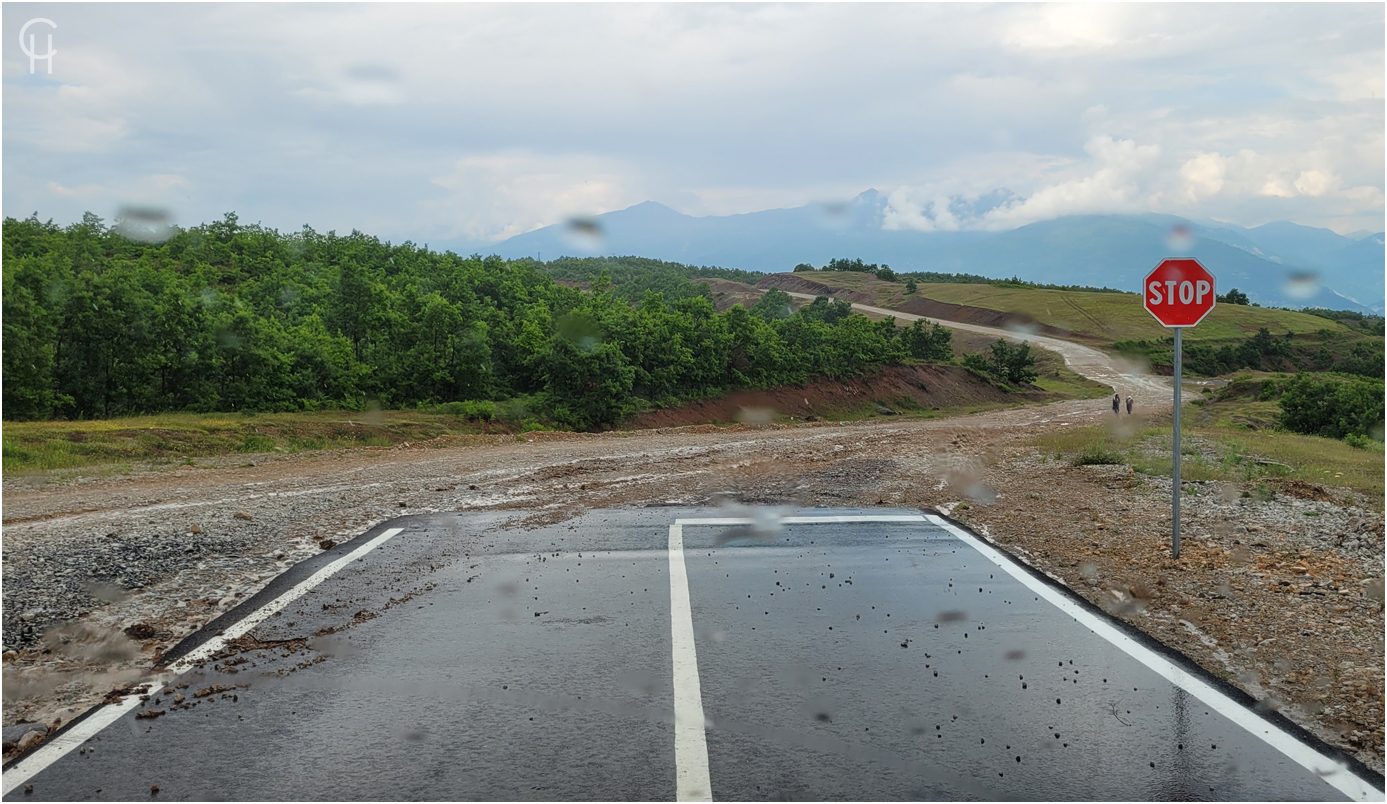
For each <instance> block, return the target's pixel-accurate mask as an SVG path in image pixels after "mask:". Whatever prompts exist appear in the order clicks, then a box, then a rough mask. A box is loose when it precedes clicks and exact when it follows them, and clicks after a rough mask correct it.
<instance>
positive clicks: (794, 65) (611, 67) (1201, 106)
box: [3, 3, 1384, 243]
mask: <svg viewBox="0 0 1387 804" xmlns="http://www.w3.org/2000/svg"><path fill="white" fill-rule="evenodd" d="M1383 9H1384V7H1383V5H1382V4H1380V3H1364V4H1355V5H1330V4H1307V5H1287V4H1237V5H1200V4H1173V5H1159V6H1149V5H1125V4H1123V5H1097V6H1069V5H932V4H931V5H906V4H891V5H872V6H865V5H846V4H845V5H750V4H738V5H658V6H654V5H576V4H565V5H538V4H524V5H522V4H508V5H417V6H416V5H331V4H313V5H279V6H267V5H248V4H227V5H208V4H202V5H177V4H146V5H122V4H106V3H103V4H95V5H81V4H76V5H53V4H25V3H6V4H5V5H4V8H3V28H4V31H3V35H4V37H5V39H4V47H3V69H4V84H5V86H4V102H3V112H4V118H3V146H4V149H3V160H4V161H3V182H4V184H3V207H4V214H5V215H7V216H16V217H26V216H28V215H29V214H30V213H33V212H35V211H37V212H38V214H39V216H40V217H41V218H44V219H47V218H53V219H54V220H56V221H58V222H60V223H67V222H71V221H73V220H76V219H78V218H79V217H80V216H81V214H82V212H83V211H84V210H91V211H93V212H96V213H97V214H98V215H101V216H102V217H105V218H110V217H111V216H113V215H114V213H115V212H116V210H117V209H119V208H120V207H122V206H123V205H127V204H140V205H158V206H161V207H163V208H165V209H167V210H169V211H170V212H171V213H172V215H173V217H174V219H175V221H176V222H177V223H180V224H184V225H188V224H195V223H198V222H201V221H206V220H210V219H213V218H216V217H220V215H221V214H222V213H224V212H226V211H229V210H234V211H236V212H237V213H238V214H239V215H240V216H241V219H242V220H243V221H260V222H263V223H265V224H266V225H270V226H274V227H277V228H281V229H297V228H298V227H300V226H302V225H304V224H309V225H311V226H313V227H314V228H316V229H319V230H327V229H337V230H338V231H342V232H345V231H348V230H351V229H353V228H355V229H360V230H362V231H366V232H369V233H372V234H377V235H379V236H382V237H384V238H387V239H391V240H396V241H398V240H404V239H412V240H414V241H416V242H428V241H434V242H439V243H441V242H458V241H473V242H477V241H491V240H497V239H501V238H504V237H509V236H511V235H514V234H519V233H521V232H524V231H528V230H530V229H534V228H536V227H539V226H543V225H546V224H550V223H554V222H558V221H561V220H563V219H565V218H566V217H568V216H571V215H575V214H595V213H600V212H605V211H609V210H613V209H620V208H623V207H626V206H630V205H631V204H635V203H639V202H641V201H645V200H655V201H659V202H661V203H664V204H667V205H669V206H671V207H674V208H675V209H678V210H680V211H682V212H686V213H689V214H693V215H710V214H715V215H722V214H729V213H737V212H750V211H755V210H761V209H768V208H774V207H785V206H798V205H801V204H804V203H807V202H810V201H816V200H825V201H826V200H842V199H846V198H850V197H852V196H854V195H856V194H857V193H859V192H861V191H862V190H865V189H867V188H869V187H875V188H877V189H878V190H881V191H882V192H883V193H887V194H888V197H889V205H888V208H887V213H886V216H885V221H884V225H885V226H886V227H889V228H915V229H923V230H931V229H944V230H949V229H958V228H985V229H1007V228H1012V227H1016V226H1020V225H1024V224H1026V223H1030V222H1033V221H1037V220H1043V219H1047V218H1053V217H1056V216H1061V215H1067V214H1075V213H1095V212H1097V213H1108V212H1111V213H1125V212H1141V211H1158V212H1168V213H1174V214H1179V215H1185V216H1188V217H1194V218H1212V219H1216V220H1223V221H1232V222H1234V223H1239V224H1242V225H1247V226H1253V225H1258V224H1261V223H1265V222H1267V221H1272V220H1290V221H1295V222H1297V223H1303V224H1308V225H1314V226H1326V227H1329V228H1332V229H1335V230H1337V231H1340V232H1350V231H1354V230H1361V229H1369V230H1372V231H1380V230H1382V229H1383V214H1384V211H1383V170H1384V165H1383V154H1384V118H1383V78H1384V63H1383V42H1384V18H1383V14H1384V10H1383ZM36 17H42V18H46V19H48V20H51V21H53V22H54V23H56V24H57V28H56V30H54V29H53V28H50V27H48V26H46V25H44V24H37V25H34V26H31V27H30V28H29V30H28V33H29V34H35V35H36V40H35V41H36V47H35V48H34V49H35V50H36V51H37V52H39V53H40V54H42V53H43V52H45V51H46V38H47V36H48V35H49V34H50V33H51V34H52V36H53V48H55V49H56V51H57V53H56V55H54V56H53V58H52V74H51V75H49V74H48V73H47V62H44V61H38V62H37V63H36V69H35V72H34V73H33V74H31V73H30V62H29V58H28V57H27V56H26V55H24V53H23V52H22V51H21V49H20V48H19V47H16V45H18V44H20V42H19V38H20V36H19V34H20V29H21V27H22V26H23V25H24V24H25V23H26V22H28V21H29V20H31V19H33V18H36ZM1002 188H1005V189H1006V190H1007V191H1009V193H1010V194H1009V195H1008V194H1002V193H996V192H995V191H997V190H999V189H1002ZM979 197H982V198H984V199H988V198H990V199H992V201H991V202H988V203H969V202H971V201H973V200H974V199H977V198H979ZM998 199H1002V200H1003V202H1002V203H1001V204H1000V205H996V201H997V200H998Z"/></svg>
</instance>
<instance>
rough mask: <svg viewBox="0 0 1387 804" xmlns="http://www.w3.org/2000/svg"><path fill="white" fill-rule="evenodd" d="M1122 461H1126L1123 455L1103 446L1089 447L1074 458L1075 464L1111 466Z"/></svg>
mask: <svg viewBox="0 0 1387 804" xmlns="http://www.w3.org/2000/svg"><path fill="white" fill-rule="evenodd" d="M1121 463H1125V461H1123V460H1122V457H1121V456H1119V455H1117V454H1116V453H1112V452H1108V451H1107V450H1105V449H1103V448H1101V447H1089V448H1088V449H1086V450H1084V451H1083V453H1082V454H1081V455H1079V457H1077V458H1075V459H1074V465H1075V466H1111V465H1114V464H1121Z"/></svg>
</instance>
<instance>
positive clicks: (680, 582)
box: [669, 514, 928, 801]
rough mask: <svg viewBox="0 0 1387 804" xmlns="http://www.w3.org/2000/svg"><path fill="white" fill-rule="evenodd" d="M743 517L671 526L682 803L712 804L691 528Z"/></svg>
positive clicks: (811, 519)
mask: <svg viewBox="0 0 1387 804" xmlns="http://www.w3.org/2000/svg"><path fill="white" fill-rule="evenodd" d="M926 521H928V520H926V519H925V517H924V516H922V515H920V514H878V515H871V514H860V515H859V514H843V515H838V516H791V517H786V518H784V519H782V520H780V523H781V524H785V525H813V524H816V523H821V522H831V523H842V522H926ZM753 522H754V521H753V520H750V519H746V518H743V517H706V518H701V519H700V518H690V519H676V520H675V521H674V524H672V525H670V526H669V617H670V642H671V643H672V645H673V650H674V780H675V782H674V795H675V800H677V801H712V800H713V783H712V780H711V778H710V776H709V774H708V735H707V731H706V725H707V719H706V718H705V717H704V714H703V690H702V687H701V686H700V685H699V681H698V652H697V650H696V649H695V645H694V630H693V609H692V607H690V605H689V576H688V571H687V570H686V568H685V566H684V526H685V525H750V524H753Z"/></svg>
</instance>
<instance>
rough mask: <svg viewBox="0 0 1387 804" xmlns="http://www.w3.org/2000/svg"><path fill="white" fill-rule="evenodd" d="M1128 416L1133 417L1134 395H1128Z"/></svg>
mask: <svg viewBox="0 0 1387 804" xmlns="http://www.w3.org/2000/svg"><path fill="white" fill-rule="evenodd" d="M1127 415H1128V416H1131V415H1132V395H1131V394H1127Z"/></svg>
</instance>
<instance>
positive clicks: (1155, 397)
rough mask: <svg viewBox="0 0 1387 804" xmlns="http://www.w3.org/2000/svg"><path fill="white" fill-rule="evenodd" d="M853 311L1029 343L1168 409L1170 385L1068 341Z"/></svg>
mask: <svg viewBox="0 0 1387 804" xmlns="http://www.w3.org/2000/svg"><path fill="white" fill-rule="evenodd" d="M786 292H787V293H789V295H791V296H793V297H795V298H797V299H806V300H809V301H813V300H814V298H815V297H814V295H813V294H811V293H796V292H793V291H786ZM852 309H853V310H855V311H856V312H859V313H867V314H871V315H877V316H895V317H896V318H897V319H898V320H900V321H912V322H913V321H918V320H920V319H925V320H927V321H937V322H939V323H940V324H943V325H944V326H946V327H949V328H950V329H957V330H961V331H963V332H972V333H976V334H978V335H986V336H988V337H990V338H1005V339H1007V340H1009V341H1015V342H1017V343H1020V342H1021V341H1029V342H1030V344H1031V345H1032V346H1034V347H1036V348H1038V349H1048V350H1050V351H1051V352H1055V353H1056V354H1058V355H1059V356H1060V357H1063V358H1064V364H1065V365H1066V366H1068V367H1069V369H1070V371H1073V372H1074V373H1075V374H1079V375H1082V376H1084V377H1087V378H1089V379H1090V380H1094V381H1095V382H1101V383H1103V384H1104V385H1107V386H1109V387H1111V388H1113V389H1114V390H1117V391H1120V392H1121V393H1122V395H1123V396H1126V395H1127V394H1129V393H1131V394H1133V395H1134V396H1136V397H1137V398H1138V399H1144V400H1149V402H1148V404H1152V405H1157V406H1159V405H1160V404H1162V400H1163V401H1164V402H1163V404H1164V405H1165V407H1169V406H1170V393H1171V381H1170V380H1168V379H1166V378H1164V377H1158V376H1156V375H1154V374H1150V373H1147V372H1143V371H1141V369H1140V368H1139V367H1137V366H1136V365H1134V364H1132V363H1129V362H1128V361H1125V360H1122V359H1121V358H1116V357H1113V356H1112V355H1109V354H1106V353H1104V352H1100V351H1098V350H1097V349H1094V348H1092V347H1088V346H1082V345H1080V344H1077V343H1073V342H1071V341H1065V340H1060V339H1059V338H1051V337H1047V336H1045V335H1039V334H1035V333H1030V332H1026V331H1025V330H1024V329H1023V328H1017V329H999V328H996V327H985V326H982V325H980V324H965V323H963V322H961V321H946V320H944V319H941V318H927V317H926V316H922V315H914V314H913V313H904V312H900V311H898V310H888V309H886V308H885V307H873V306H871V305H868V304H861V303H859V302H853V305H852Z"/></svg>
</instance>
